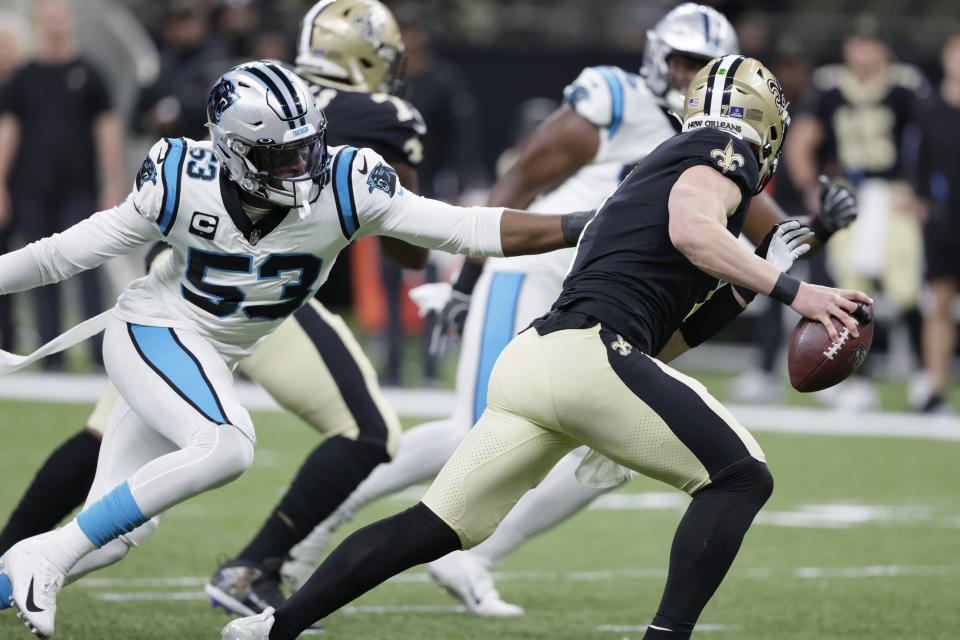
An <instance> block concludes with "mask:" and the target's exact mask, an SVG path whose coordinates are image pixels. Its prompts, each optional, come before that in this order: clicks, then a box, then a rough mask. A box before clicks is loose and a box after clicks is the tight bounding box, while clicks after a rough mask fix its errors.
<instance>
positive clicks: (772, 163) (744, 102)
mask: <svg viewBox="0 0 960 640" xmlns="http://www.w3.org/2000/svg"><path fill="white" fill-rule="evenodd" d="M698 127H716V128H718V129H723V130H724V131H729V132H731V133H733V134H735V135H737V136H739V137H741V138H743V139H744V140H746V141H747V142H749V143H751V146H752V147H753V148H754V152H755V153H756V156H757V162H758V163H759V164H760V176H759V181H758V184H757V191H756V192H757V193H760V192H761V191H762V190H763V188H764V187H765V186H766V185H767V183H768V182H769V181H770V178H772V177H773V174H774V172H776V170H777V165H778V164H779V162H780V151H781V149H782V148H783V140H784V137H786V135H787V129H788V128H789V127H790V114H789V113H788V112H787V99H786V98H785V97H784V95H783V89H781V87H780V83H779V82H777V79H776V78H775V77H774V76H773V74H772V73H770V71H769V69H767V68H766V67H765V66H763V65H762V64H761V63H760V61H759V60H755V59H754V58H745V57H743V56H721V57H719V58H714V59H713V60H711V61H710V62H708V63H707V65H706V66H705V67H704V68H703V69H701V70H700V71H699V72H698V73H697V75H696V76H695V77H694V79H693V81H692V82H691V83H690V87H689V88H688V89H687V96H686V99H685V100H684V108H683V130H684V131H691V130H693V129H696V128H698Z"/></svg>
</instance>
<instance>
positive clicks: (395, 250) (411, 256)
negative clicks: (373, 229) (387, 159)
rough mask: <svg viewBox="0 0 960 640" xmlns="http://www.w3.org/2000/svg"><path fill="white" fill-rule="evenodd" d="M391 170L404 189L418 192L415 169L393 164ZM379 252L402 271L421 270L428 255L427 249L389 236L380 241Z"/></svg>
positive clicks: (396, 163) (407, 165)
mask: <svg viewBox="0 0 960 640" xmlns="http://www.w3.org/2000/svg"><path fill="white" fill-rule="evenodd" d="M393 168H394V169H395V170H396V172H397V180H398V181H399V182H400V184H402V185H403V188H404V189H409V190H410V191H413V192H414V193H419V192H420V184H419V179H418V178H417V169H416V167H414V166H413V165H411V164H407V163H406V162H394V163H393ZM380 250H381V251H383V255H385V256H387V257H388V258H389V259H390V260H392V261H393V262H395V263H396V264H398V265H400V266H401V267H403V268H404V269H423V268H424V267H425V266H427V258H428V257H429V255H430V251H429V250H428V249H425V248H423V247H418V246H415V245H412V244H410V243H408V242H404V241H403V240H397V239H396V238H391V237H389V236H384V237H383V238H381V239H380Z"/></svg>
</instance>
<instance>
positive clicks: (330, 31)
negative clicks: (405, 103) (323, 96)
mask: <svg viewBox="0 0 960 640" xmlns="http://www.w3.org/2000/svg"><path fill="white" fill-rule="evenodd" d="M403 55H404V49H403V40H401V38H400V27H399V26H397V21H396V19H395V18H394V17H393V14H392V13H390V10H389V9H387V8H386V7H385V6H384V5H383V4H381V3H380V2H378V1H377V0H323V1H322V2H318V3H317V4H315V5H313V6H312V7H311V8H310V10H309V11H307V14H306V15H305V16H304V18H303V24H302V25H301V26H300V37H299V39H298V42H297V60H296V64H297V72H298V73H300V74H301V75H304V76H306V77H307V78H308V79H310V80H312V81H314V82H316V83H318V84H323V85H327V86H330V87H334V88H336V89H347V90H349V91H362V92H364V93H393V94H396V93H397V92H398V91H399V90H400V88H401V87H402V80H401V76H402V73H401V69H402V66H403V62H402V61H403Z"/></svg>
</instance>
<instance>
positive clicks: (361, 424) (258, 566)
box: [0, 0, 426, 615]
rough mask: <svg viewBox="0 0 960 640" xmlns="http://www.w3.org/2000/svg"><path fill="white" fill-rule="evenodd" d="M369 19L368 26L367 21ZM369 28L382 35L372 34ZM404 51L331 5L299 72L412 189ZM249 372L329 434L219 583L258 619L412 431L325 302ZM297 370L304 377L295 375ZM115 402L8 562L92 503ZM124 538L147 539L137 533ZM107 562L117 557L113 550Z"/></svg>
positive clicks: (354, 140)
mask: <svg viewBox="0 0 960 640" xmlns="http://www.w3.org/2000/svg"><path fill="white" fill-rule="evenodd" d="M321 9H326V11H323V12H321V11H320V10H321ZM338 9H339V11H338ZM358 17H359V18H360V21H355V19H357V18H358ZM368 23H369V24H371V25H375V27H376V28H374V29H371V30H370V31H367V30H366V24H368ZM317 50H322V51H323V52H324V55H325V56H330V57H333V56H336V55H339V58H338V59H339V60H341V61H346V62H345V64H346V67H340V66H338V65H336V64H334V63H332V62H330V61H329V60H328V59H327V58H326V57H323V56H319V57H318V56H317V55H316V54H315V53H314V52H315V51H317ZM402 53H403V47H402V43H401V42H400V40H399V32H398V30H397V28H396V26H395V23H394V22H393V20H392V16H390V14H389V12H388V10H387V9H386V8H385V7H383V5H381V4H380V3H379V2H376V1H375V0H337V2H334V3H330V2H323V3H319V4H318V5H316V6H315V7H314V8H313V9H311V10H310V11H309V12H308V14H307V19H306V20H305V26H304V29H303V33H302V35H301V39H300V57H299V64H300V66H299V67H298V71H299V72H300V73H301V75H302V77H305V78H306V79H307V80H308V81H309V82H310V87H311V89H312V91H313V93H314V94H315V95H316V96H317V99H318V101H319V103H320V104H321V105H323V106H324V108H325V112H326V114H327V117H328V118H329V119H330V120H331V121H332V122H333V123H334V124H332V125H331V128H330V130H329V131H328V142H329V143H330V144H331V145H334V146H340V145H351V146H358V147H360V146H368V147H370V148H372V149H373V150H374V151H376V152H377V153H379V154H380V155H381V156H382V157H383V158H384V160H386V161H387V163H389V164H390V165H391V166H393V168H394V169H395V170H396V172H397V177H398V178H399V182H400V184H403V185H404V187H405V188H409V189H411V190H414V191H415V190H416V188H417V179H416V178H417V174H416V164H417V163H418V162H419V160H420V158H421V146H420V135H422V134H423V133H424V131H425V129H424V126H423V122H422V120H421V118H420V116H419V114H418V113H417V112H416V110H415V109H413V107H411V106H410V105H409V104H407V103H406V102H404V101H402V100H400V99H399V98H396V97H394V96H393V95H390V94H387V93H379V92H378V91H381V90H384V91H385V90H389V89H394V88H396V87H397V86H398V84H399V82H400V78H399V77H398V75H397V73H396V66H397V65H398V64H399V59H400V57H401V56H402ZM351 70H352V72H351ZM335 87H336V88H335ZM381 243H382V246H383V248H384V251H385V252H386V253H388V255H389V256H390V257H392V258H393V259H395V260H397V261H398V262H400V263H401V264H404V265H405V266H408V267H417V266H422V262H423V260H424V259H425V257H426V251H425V250H424V249H422V248H420V247H415V246H412V245H409V244H407V243H405V242H402V241H399V240H396V239H393V238H382V239H381ZM168 255H169V249H167V250H165V251H164V250H160V251H154V252H153V253H152V254H151V257H150V259H149V260H148V263H149V264H148V268H149V266H150V265H154V266H157V265H159V264H160V263H162V261H163V260H164V259H166V257H167V256H168ZM239 368H240V370H241V371H242V372H243V373H244V374H245V375H246V376H247V377H249V378H250V379H252V380H254V381H256V382H258V383H259V384H261V385H262V386H263V387H264V388H265V389H267V390H268V392H270V394H271V395H272V396H273V397H274V398H275V399H276V400H277V402H278V403H279V404H280V405H281V406H283V407H285V408H287V409H288V410H290V411H292V412H293V413H295V414H296V415H298V416H299V417H300V418H302V419H303V420H304V421H306V422H307V423H308V424H310V425H311V426H313V427H314V428H315V429H317V431H319V432H320V433H321V434H323V435H324V436H326V440H325V441H324V442H323V443H321V444H320V445H319V446H318V447H317V448H316V449H315V450H314V451H313V452H312V453H311V454H310V455H309V456H308V457H307V459H306V461H305V462H304V464H303V466H302V467H301V469H300V470H299V472H298V474H297V476H296V478H295V479H294V481H293V483H292V485H291V487H290V489H289V491H288V493H287V494H286V495H285V496H284V497H283V498H282V500H281V502H280V504H279V505H278V506H277V509H276V510H275V511H274V513H273V514H272V515H271V516H270V518H269V519H268V520H267V522H266V523H265V525H264V527H263V529H262V531H261V532H260V534H258V535H257V536H256V537H255V538H254V539H253V540H252V541H251V543H250V544H249V545H248V546H247V547H246V548H245V549H243V550H242V552H241V553H240V555H239V556H238V557H237V558H236V559H235V560H234V561H232V562H231V563H228V564H227V565H226V566H225V567H224V571H223V572H222V575H221V574H218V579H217V581H216V582H217V584H216V585H215V586H211V588H210V590H211V591H212V592H213V594H212V595H214V597H216V599H217V601H218V602H220V603H223V604H224V605H225V606H227V607H228V608H230V609H232V610H235V611H238V612H240V613H243V614H247V615H250V614H253V613H258V612H259V611H261V610H262V609H263V607H264V606H265V604H263V603H267V604H272V605H277V604H279V602H281V601H282V600H283V595H282V593H281V592H280V590H279V573H278V569H279V566H280V562H281V561H282V559H283V558H284V557H285V556H286V553H287V551H288V550H289V548H290V546H291V545H292V544H293V542H295V541H296V540H297V539H298V536H297V532H298V531H303V532H306V531H310V530H311V529H312V528H313V526H315V525H316V524H317V523H318V522H320V521H321V520H322V519H323V518H324V517H326V516H327V515H329V514H330V513H331V512H332V511H333V509H334V508H335V507H336V506H337V505H338V504H339V503H340V502H342V501H343V500H344V499H345V498H346V497H347V496H348V495H349V494H350V492H351V491H352V490H353V488H354V487H355V486H356V484H357V483H359V482H360V480H362V479H363V478H364V477H365V476H366V474H367V473H368V472H369V471H370V469H372V468H373V467H375V466H376V465H377V464H379V463H380V462H382V461H384V460H389V459H390V456H392V455H393V453H394V452H395V450H396V444H397V441H398V438H399V432H400V427H399V421H398V419H397V417H396V414H395V412H394V411H393V409H392V407H390V405H389V404H388V403H387V402H386V400H385V399H384V398H383V395H382V393H381V391H380V388H379V384H378V383H377V378H376V374H375V372H374V369H373V367H372V365H371V364H370V363H369V361H368V360H367V358H366V356H365V355H364V354H363V352H362V350H361V348H360V346H359V344H358V343H357V342H356V340H355V339H354V337H353V336H352V334H351V333H350V331H349V329H348V328H347V326H346V324H345V323H344V322H343V321H342V320H341V319H340V318H339V317H338V316H336V315H335V314H333V313H331V312H330V311H328V310H327V309H325V308H324V307H323V306H322V305H321V304H320V303H319V302H318V301H316V300H311V301H310V302H309V303H308V304H307V305H305V306H304V307H303V308H301V309H300V310H299V311H297V312H296V313H295V314H294V315H293V316H291V317H290V318H288V319H287V320H286V321H285V322H284V323H283V324H282V325H281V326H280V328H279V329H278V330H277V331H275V332H274V333H273V334H272V335H271V336H270V337H269V338H268V339H267V340H266V341H265V342H264V343H263V344H262V345H261V346H260V347H258V349H257V350H256V352H255V353H254V354H253V355H251V356H250V357H249V358H246V359H244V360H242V361H241V363H240V365H239ZM292 371H295V372H296V373H297V378H296V380H291V377H290V376H291V372H292ZM115 402H116V390H115V389H113V388H112V387H111V388H109V389H108V390H107V392H105V394H104V396H103V397H102V398H101V400H100V401H99V402H98V403H97V406H96V407H95V409H94V411H93V413H92V414H91V415H90V417H89V418H88V420H87V423H86V428H85V429H84V430H82V431H81V432H80V433H78V434H76V435H75V436H73V437H71V438H70V439H69V440H67V441H66V442H64V443H63V444H62V445H61V446H60V447H59V448H58V449H57V450H55V451H54V452H53V453H52V454H51V456H50V457H49V458H48V459H47V461H46V462H45V463H44V465H43V466H42V467H41V469H40V470H39V472H38V473H37V475H36V477H35V478H34V480H33V482H32V483H31V485H30V487H29V488H28V489H27V491H26V493H25V494H24V496H23V498H22V499H21V500H20V503H19V505H18V506H17V508H16V510H15V511H14V512H13V514H12V515H11V516H10V519H9V521H8V522H7V524H6V526H5V527H4V529H3V531H2V532H0V555H2V554H3V553H5V552H6V551H7V549H9V548H10V547H11V546H13V544H14V543H16V542H18V541H19V540H22V539H23V538H26V537H29V536H32V535H36V534H38V533H41V532H43V531H47V530H49V529H51V528H53V527H54V526H56V525H57V523H59V522H60V521H61V520H62V519H63V518H64V517H66V516H67V515H68V514H69V513H71V512H72V511H73V510H74V509H76V508H77V507H78V506H80V505H81V504H82V503H83V500H84V498H85V497H86V495H87V493H88V492H89V490H90V485H91V483H92V482H93V476H94V472H95V470H96V465H97V456H98V453H99V450H100V438H101V437H102V434H103V432H104V431H105V429H106V425H107V419H108V417H109V415H110V411H111V410H112V408H113V405H114V403H115ZM301 537H302V536H301ZM124 541H125V542H128V543H132V544H135V543H138V542H139V540H132V539H130V538H129V537H127V538H124ZM112 548H113V551H114V555H113V557H112V558H109V560H110V561H111V562H113V561H116V560H118V559H119V558H120V557H122V556H123V554H124V553H126V551H127V547H126V545H124V544H122V543H119V542H118V543H116V544H114V545H112ZM98 558H99V560H101V561H106V560H107V559H108V558H107V556H106V554H104V553H101V554H99V556H98ZM5 606H9V602H7V601H0V608H4V607H5Z"/></svg>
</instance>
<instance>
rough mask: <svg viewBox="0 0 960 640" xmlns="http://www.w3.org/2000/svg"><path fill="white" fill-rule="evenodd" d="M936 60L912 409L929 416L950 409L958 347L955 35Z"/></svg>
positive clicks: (959, 81)
mask: <svg viewBox="0 0 960 640" xmlns="http://www.w3.org/2000/svg"><path fill="white" fill-rule="evenodd" d="M941 61H942V64H943V81H942V82H941V83H940V91H938V92H936V93H935V94H934V96H933V99H932V100H931V101H930V104H929V105H928V106H927V111H926V114H925V116H924V117H923V118H922V120H921V122H922V123H923V125H922V126H923V138H922V141H921V144H920V170H919V172H918V173H919V180H918V192H919V195H920V196H921V197H922V198H923V199H924V200H925V201H926V205H927V223H926V228H925V229H924V241H925V245H926V256H927V273H926V277H927V286H928V287H929V288H930V295H931V297H932V304H931V305H930V306H929V307H928V308H927V310H926V318H925V319H924V326H923V355H924V369H925V373H926V389H924V390H923V391H924V393H922V394H921V395H920V397H918V398H917V399H916V401H915V403H914V409H916V410H919V411H923V412H928V413H939V412H947V411H950V410H951V407H950V406H949V405H948V404H947V402H946V401H945V400H944V397H943V392H944V389H945V388H946V385H947V379H948V376H949V372H950V360H951V358H952V356H953V353H954V350H955V348H956V344H957V343H956V340H957V336H956V318H955V317H954V314H953V304H954V301H955V300H956V298H957V292H958V287H960V260H958V259H957V256H960V160H958V158H957V155H956V150H957V149H958V148H960V34H958V35H954V36H952V37H951V38H949V39H948V40H947V42H946V43H945V44H944V46H943V52H942V54H941Z"/></svg>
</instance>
